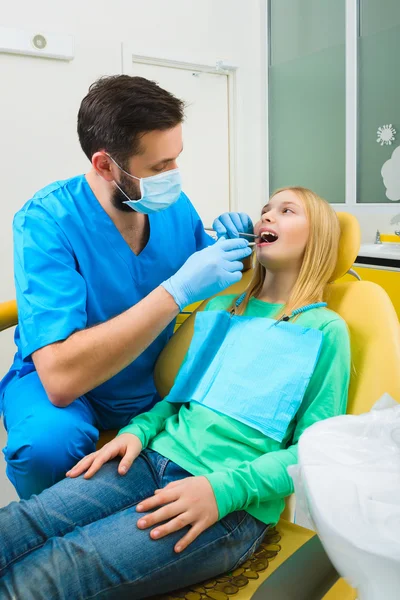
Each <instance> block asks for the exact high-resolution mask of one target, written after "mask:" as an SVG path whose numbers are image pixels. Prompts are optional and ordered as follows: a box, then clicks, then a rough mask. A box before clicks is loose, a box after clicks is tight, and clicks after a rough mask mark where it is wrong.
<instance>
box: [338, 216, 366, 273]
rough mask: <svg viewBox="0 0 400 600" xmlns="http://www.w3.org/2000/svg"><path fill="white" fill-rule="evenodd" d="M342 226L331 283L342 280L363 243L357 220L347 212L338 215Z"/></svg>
mask: <svg viewBox="0 0 400 600" xmlns="http://www.w3.org/2000/svg"><path fill="white" fill-rule="evenodd" d="M337 216H338V219H339V224H340V242H339V251H338V258H337V263H336V268H335V270H334V272H333V275H332V277H331V281H336V280H337V279H340V278H341V277H343V275H345V274H346V273H347V271H348V270H349V269H351V267H352V266H353V264H354V262H355V260H356V258H357V255H358V252H359V250H360V243H361V231H360V225H359V222H358V221H357V218H356V217H355V216H354V215H351V214H350V213H346V212H338V213H337Z"/></svg>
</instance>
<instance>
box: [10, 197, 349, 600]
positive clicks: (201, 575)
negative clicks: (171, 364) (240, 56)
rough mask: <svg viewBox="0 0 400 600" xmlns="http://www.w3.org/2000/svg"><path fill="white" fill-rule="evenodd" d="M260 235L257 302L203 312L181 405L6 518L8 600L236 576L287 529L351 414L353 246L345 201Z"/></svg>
mask: <svg viewBox="0 0 400 600" xmlns="http://www.w3.org/2000/svg"><path fill="white" fill-rule="evenodd" d="M255 234H256V235H257V236H258V237H257V245H256V258H257V265H256V268H255V272H254V277H253V280H252V282H251V284H250V286H249V288H248V290H247V292H246V293H245V294H244V295H243V296H241V297H239V298H237V297H233V296H219V297H216V298H214V299H213V300H211V301H210V302H209V303H208V305H207V307H206V309H205V311H204V312H201V313H198V315H197V316H196V323H195V332H194V336H193V339H192V343H191V346H190V348H189V351H188V354H187V356H186V358H185V361H184V363H183V365H182V367H181V369H180V372H179V374H178V376H177V378H176V381H175V384H174V386H173V388H172V390H171V392H170V394H169V395H168V396H167V398H166V399H164V400H163V401H162V402H160V403H158V404H157V405H155V406H154V407H153V409H152V410H151V411H150V412H148V413H146V414H143V415H140V416H138V417H136V418H135V419H133V420H132V421H131V423H130V424H129V425H128V426H127V427H125V428H124V429H123V430H121V431H120V433H119V435H118V436H117V437H116V438H115V439H114V440H112V441H111V442H110V443H108V444H106V445H105V446H104V447H103V448H102V449H101V450H99V451H97V452H95V453H93V454H91V455H89V456H87V457H85V458H84V459H82V460H81V461H80V462H79V463H78V464H77V465H76V466H75V467H74V468H73V469H72V470H71V471H69V473H67V475H68V478H67V479H65V480H64V481H62V482H60V483H58V484H57V485H55V486H53V487H52V488H50V489H49V490H46V491H44V492H43V493H42V494H40V495H39V496H33V497H32V498H31V499H30V500H28V501H21V502H20V503H12V504H10V505H9V506H8V507H6V508H4V509H2V510H1V511H0V532H1V533H0V535H1V544H0V577H1V578H0V592H1V594H0V596H1V598H4V599H6V598H10V599H11V598H21V599H22V598H23V599H24V600H30V599H33V598H35V599H38V598H43V599H46V600H49V599H51V598H67V597H69V598H74V599H75V598H76V599H78V598H79V599H88V598H96V599H106V598H107V599H108V598H129V599H135V598H145V597H147V596H153V595H155V594H160V593H163V592H167V591H170V590H173V589H176V588H177V587H183V586H187V585H192V584H195V583H197V582H200V581H203V580H204V579H207V578H210V577H214V576H217V575H218V574H220V573H223V572H225V571H227V570H233V569H235V568H236V567H237V566H238V565H239V564H241V563H242V562H243V561H245V560H246V559H247V557H248V556H250V555H251V553H252V552H254V550H255V549H256V548H257V546H258V545H259V544H260V542H261V540H262V538H263V536H264V534H265V532H266V530H267V528H268V527H269V526H270V525H271V524H275V523H277V522H278V520H279V517H280V514H281V512H282V510H283V507H284V498H285V497H286V496H288V495H290V494H291V493H292V492H293V485H292V481H291V478H290V477H289V475H288V473H287V467H288V466H289V465H292V464H294V463H296V453H297V451H296V444H297V442H298V439H299V437H300V435H301V434H302V432H303V431H304V430H305V429H306V428H307V427H309V426H310V425H312V424H313V423H315V422H316V421H319V420H321V419H325V418H327V417H333V416H335V415H338V414H341V413H344V412H345V411H346V401H347V392H348V385H349V376H350V348H349V338H348V332H347V328H346V325H345V323H344V322H343V321H342V319H341V318H340V317H339V316H338V315H337V314H335V313H333V312H332V311H330V310H328V309H327V308H326V307H325V306H326V305H325V304H324V303H323V302H322V297H323V292H324V287H325V285H326V284H327V283H328V282H329V281H330V278H331V276H332V274H333V271H334V268H335V265H336V260H337V252H338V243H339V238H340V229H339V224H338V220H337V217H336V214H335V212H334V211H333V209H332V208H331V207H330V205H329V204H328V203H327V202H325V201H324V200H322V199H321V198H319V197H318V196H317V195H316V194H314V193H313V192H311V191H309V190H306V189H304V188H287V189H283V190H280V191H278V192H276V193H275V194H274V195H273V196H272V197H271V198H270V200H269V202H268V204H266V206H264V208H263V210H262V215H261V219H260V221H259V222H258V223H257V224H256V225H255ZM118 456H120V457H122V460H120V462H119V465H118V467H117V465H116V463H115V461H112V459H115V458H116V457H118ZM109 461H111V462H109ZM106 463H107V464H106ZM100 468H101V470H100V471H99V469H100ZM98 471H99V472H98ZM83 473H84V476H83V477H79V478H77V476H78V475H81V474H83ZM95 473H97V474H96V476H95V477H93V475H94V474H95Z"/></svg>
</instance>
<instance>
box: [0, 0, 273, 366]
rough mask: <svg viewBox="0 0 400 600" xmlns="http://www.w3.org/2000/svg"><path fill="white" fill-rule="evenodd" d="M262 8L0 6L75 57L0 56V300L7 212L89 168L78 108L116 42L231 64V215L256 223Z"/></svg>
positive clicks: (260, 176) (261, 191)
mask: <svg viewBox="0 0 400 600" xmlns="http://www.w3.org/2000/svg"><path fill="white" fill-rule="evenodd" d="M263 5H264V2H263V1H262V0H246V1H245V2H244V1H243V0H169V1H168V2H166V1H165V0H145V1H144V0H129V1H128V0H125V1H124V0H113V2H109V1H108V0H96V1H94V0H69V1H68V2H61V1H54V0H36V2H31V1H29V0H23V1H21V2H15V3H11V2H10V3H8V4H7V10H6V11H2V15H1V17H2V25H3V26H6V27H7V26H9V27H18V28H21V29H27V30H31V29H33V30H35V31H37V32H40V31H44V32H46V31H48V32H62V33H68V34H72V35H73V36H74V37H75V48H76V52H75V58H74V60H73V61H72V62H70V63H66V62H62V61H52V60H46V59H41V58H31V57H22V56H11V55H5V54H2V55H0V81H1V95H0V131H1V146H0V153H1V154H0V156H1V165H2V177H1V189H2V194H1V195H2V200H1V202H0V255H1V257H2V261H1V273H0V301H2V300H6V299H9V298H12V297H14V286H13V276H12V237H11V224H12V217H13V214H14V213H15V212H16V211H17V210H18V209H19V208H20V207H21V206H22V205H23V204H24V202H25V201H26V200H28V199H29V198H30V197H31V195H32V194H33V193H34V192H35V191H37V190H38V189H40V188H41V187H43V186H45V185H47V184H48V183H50V182H51V181H54V180H56V179H63V178H66V177H69V176H73V175H76V174H78V173H80V172H84V171H85V170H86V169H87V168H88V162H87V160H86V158H85V156H84V154H83V153H82V151H81V149H80V147H79V143H78V139H77V135H76V115H77V111H78V108H79V104H80V101H81V99H82V98H83V96H84V95H85V94H86V92H87V89H88V87H89V85H90V83H92V82H93V81H94V80H95V79H96V78H97V77H99V76H100V75H105V74H112V73H119V72H121V69H122V65H121V42H128V43H129V44H130V45H131V46H132V47H133V48H134V49H135V52H137V54H144V55H150V56H160V57H166V58H175V59H178V60H184V61H189V62H197V63H203V64H214V63H215V62H216V60H218V59H223V60H224V61H226V62H228V63H233V64H235V65H237V66H238V67H239V68H238V72H237V127H238V157H237V164H238V177H237V185H238V197H239V205H240V209H241V210H246V211H247V212H249V213H250V214H251V215H252V216H253V217H255V216H257V214H258V211H259V209H260V207H261V206H262V202H263V201H264V200H265V197H266V192H265V190H266V187H265V169H264V165H265V140H264V139H263V138H264V131H265V126H264V121H263V119H264V117H265V115H264V112H265V90H264V86H265V79H264V77H263V74H264V73H265V68H264V61H265V57H264V49H265V45H264V42H263V36H264V35H265V34H264V28H263V25H264V22H263V19H264V15H263V8H262V7H263ZM210 143H212V140H210ZM204 166H206V165H201V166H199V168H204ZM6 337H7V340H6V341H5V336H4V334H3V335H2V336H1V339H0V373H2V372H4V369H5V368H6V364H7V365H8V362H9V360H10V357H11V354H10V343H9V339H10V335H8V336H6ZM5 344H6V345H5ZM6 346H7V348H6Z"/></svg>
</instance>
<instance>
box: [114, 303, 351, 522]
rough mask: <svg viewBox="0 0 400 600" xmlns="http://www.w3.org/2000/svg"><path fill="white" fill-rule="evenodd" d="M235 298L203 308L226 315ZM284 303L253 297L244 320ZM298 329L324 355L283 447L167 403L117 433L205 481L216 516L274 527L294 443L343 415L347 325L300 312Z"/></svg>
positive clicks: (269, 313)
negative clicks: (318, 340) (311, 331)
mask: <svg viewBox="0 0 400 600" xmlns="http://www.w3.org/2000/svg"><path fill="white" fill-rule="evenodd" d="M233 297H234V296H218V297H216V298H214V299H213V300H211V301H210V302H209V303H208V305H207V306H206V308H205V310H224V309H226V308H228V306H230V304H231V301H232V299H233ZM281 307H282V305H281V304H270V303H267V302H262V301H261V300H257V299H255V298H253V299H251V300H250V302H249V305H248V307H247V310H246V313H245V314H246V316H252V317H274V315H276V314H277V313H278V312H279V310H280V309H281ZM296 323H298V324H299V325H302V326H304V327H313V328H315V329H320V330H321V331H322V332H323V336H324V337H323V343H322V349H321V353H320V356H319V359H318V363H317V365H316V368H315V371H314V373H313V375H312V377H311V380H310V382H309V384H308V387H307V389H306V392H305V395H304V399H303V402H302V404H301V406H300V408H299V410H298V412H297V414H296V416H295V418H294V419H293V420H292V422H291V423H290V425H289V427H288V430H287V433H286V436H285V438H284V439H283V440H282V442H281V443H279V442H277V441H275V440H272V439H271V438H268V437H266V436H265V435H263V434H262V433H261V432H259V431H257V430H256V429H253V428H251V427H249V426H248V425H244V424H242V423H240V422H238V421H236V420H234V419H232V418H230V417H227V416H224V415H222V414H219V413H217V412H214V411H213V410H211V409H209V408H207V407H205V406H202V405H200V404H197V403H196V402H191V403H187V404H182V405H181V404H172V403H169V402H167V401H165V400H163V401H161V402H159V403H158V404H156V405H155V406H154V407H153V408H152V409H151V410H150V411H149V412H147V413H144V414H142V415H139V416H137V417H135V418H134V419H133V420H132V421H131V423H130V424H129V425H128V426H127V427H125V428H124V429H122V430H121V431H120V433H132V434H134V435H136V436H138V438H140V440H141V442H142V444H143V447H144V448H146V447H149V448H151V449H152V450H155V451H157V452H159V453H160V454H162V455H163V456H165V457H167V458H169V459H170V460H172V461H173V462H175V463H176V464H178V465H179V466H181V467H182V468H183V469H185V470H186V471H189V473H192V474H193V475H204V476H205V477H207V479H208V481H209V482H210V484H211V486H212V488H213V491H214V494H215V498H216V502H217V505H218V511H219V518H220V519H222V518H223V517H225V516H226V515H227V514H229V513H231V512H233V511H236V510H246V511H247V512H248V513H250V514H251V515H253V516H254V517H256V518H257V519H260V520H261V521H263V522H264V523H271V524H275V523H277V522H278V520H279V517H280V514H281V512H282V510H283V508H284V498H285V497H286V496H289V495H290V494H291V493H292V492H293V482H292V479H291V477H290V476H289V474H288V472H287V467H288V466H289V465H293V464H295V463H296V462H297V442H298V440H299V437H300V436H301V434H302V433H303V431H304V430H305V429H306V428H307V427H309V426H310V425H312V424H313V423H315V422H317V421H320V420H322V419H326V418H328V417H334V416H336V415H339V414H343V413H345V412H346V403H347V393H348V386H349V379H350V344H349V336H348V331H347V326H346V324H345V322H344V321H343V320H342V319H341V318H340V317H339V316H338V315H337V314H336V313H334V312H332V311H330V310H328V309H326V308H314V309H311V310H309V311H307V312H304V313H302V314H301V315H300V316H299V317H298V318H297V320H296Z"/></svg>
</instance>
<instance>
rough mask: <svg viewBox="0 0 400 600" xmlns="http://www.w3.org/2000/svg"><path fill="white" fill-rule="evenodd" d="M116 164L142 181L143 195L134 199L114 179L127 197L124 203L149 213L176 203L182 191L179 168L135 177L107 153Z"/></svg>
mask: <svg viewBox="0 0 400 600" xmlns="http://www.w3.org/2000/svg"><path fill="white" fill-rule="evenodd" d="M107 156H108V157H109V158H111V160H112V161H113V163H114V164H115V165H117V167H118V168H119V169H120V170H121V171H122V172H123V173H125V175H128V177H131V178H132V179H137V181H140V192H141V197H140V199H139V200H132V199H131V198H129V196H128V195H127V194H126V193H125V192H124V190H123V189H122V188H121V187H120V186H119V185H118V183H117V182H116V181H114V183H115V185H116V186H117V188H118V189H119V191H120V192H121V193H122V194H123V195H124V196H125V198H126V199H127V200H126V201H125V202H124V204H127V205H128V206H130V208H132V209H133V210H136V211H137V212H140V213H143V214H145V215H149V214H150V213H154V212H159V211H160V210H165V209H166V208H169V207H170V206H172V204H175V202H176V201H177V200H178V198H179V196H180V195H181V192H182V180H181V174H180V171H179V169H172V170H170V171H165V172H163V173H159V174H158V175H152V176H151V177H135V175H131V174H130V173H127V172H126V171H125V170H124V169H123V168H122V167H120V166H119V164H118V163H117V162H115V160H114V159H113V157H112V156H110V155H109V154H107Z"/></svg>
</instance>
